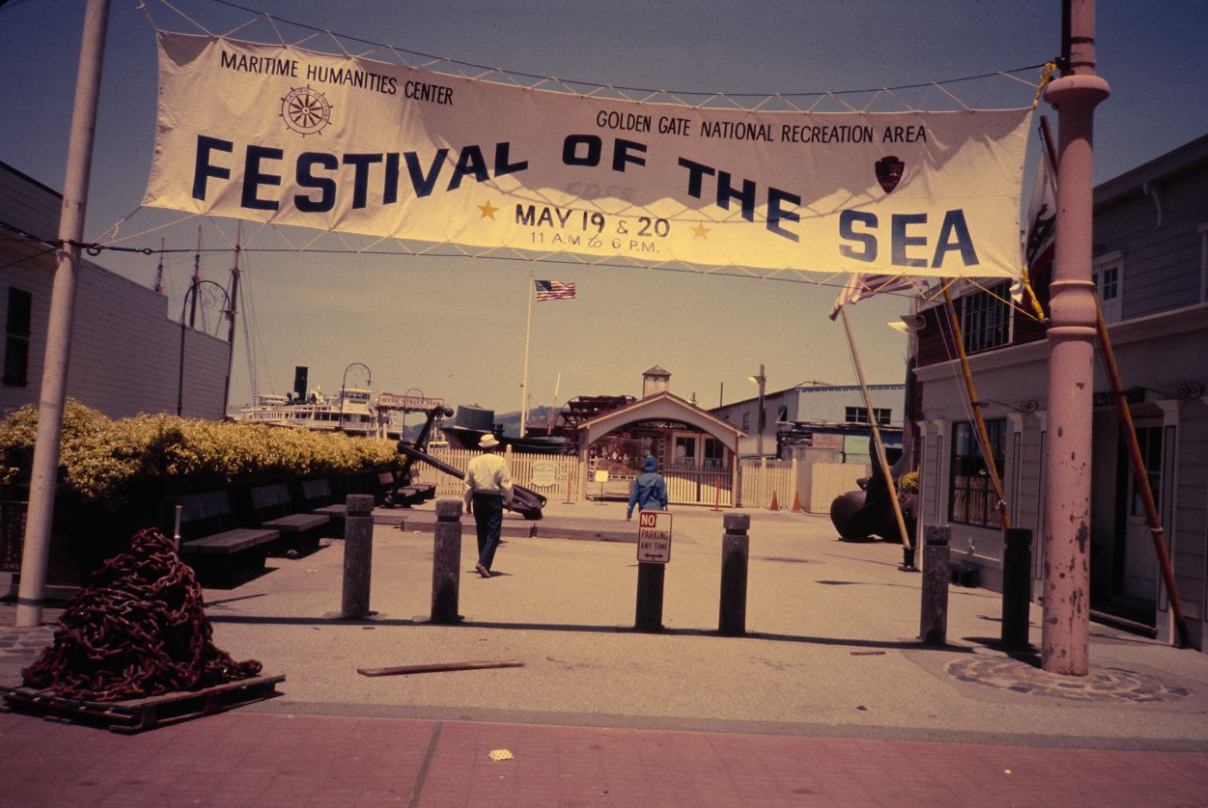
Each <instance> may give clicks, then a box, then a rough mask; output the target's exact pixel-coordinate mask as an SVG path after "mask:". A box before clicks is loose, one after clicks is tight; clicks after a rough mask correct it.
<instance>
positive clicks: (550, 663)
mask: <svg viewBox="0 0 1208 808" xmlns="http://www.w3.org/2000/svg"><path fill="white" fill-rule="evenodd" d="M673 513H674V519H675V522H674V540H673V544H672V552H671V562H670V564H669V565H668V566H667V569H666V582H665V599H664V609H663V623H664V625H665V630H664V631H662V632H659V633H638V632H635V631H634V630H633V625H634V619H635V593H636V580H637V562H636V549H635V545H634V544H633V543H631V542H626V541H618V540H616V539H620V538H623V537H624V535H625V534H626V532H629V533H633V532H636V521H635V522H626V521H625V519H624V504H623V503H602V504H596V503H590V502H589V503H579V504H575V505H563V504H560V503H552V504H551V506H550V507H549V508H548V509H547V518H546V519H545V520H543V521H542V522H539V523H536V527H537V533H538V535H537V536H536V537H526V536H525V535H523V534H527V533H528V532H530V528H532V527H533V526H534V523H527V522H523V521H522V520H519V519H518V518H515V517H509V518H508V519H507V525H508V528H509V530H508V532H507V534H505V535H509V534H510V535H509V537H508V538H507V539H506V542H505V544H504V545H503V546H502V547H501V548H500V550H499V554H498V556H497V559H496V563H495V570H496V573H497V574H496V575H495V576H494V577H492V578H490V579H483V578H480V577H479V576H477V575H475V574H474V571H473V562H474V555H475V553H474V549H475V548H474V535H473V528H472V525H470V524H467V526H466V529H465V532H464V536H463V543H462V551H463V552H462V575H461V577H460V609H459V612H460V613H461V614H462V615H463V617H464V620H463V621H462V622H461V623H459V624H457V625H435V624H432V623H431V622H429V621H428V619H427V618H428V616H429V614H430V606H431V595H432V555H433V538H432V527H431V525H432V522H433V515H432V506H431V504H430V503H429V504H428V505H427V506H425V507H424V508H421V509H418V510H416V511H405V510H397V511H379V512H378V517H379V522H380V523H379V524H378V525H377V526H376V527H375V531H374V546H373V578H372V586H371V608H372V609H373V610H374V612H375V613H374V614H373V615H372V616H371V617H370V618H368V619H366V620H357V621H348V620H342V619H340V617H339V610H340V603H341V582H342V577H341V576H342V565H343V546H342V545H343V543H342V542H341V541H338V540H329V541H324V543H323V545H324V546H323V547H322V548H321V549H320V550H319V551H318V552H316V553H313V554H311V555H309V556H306V557H304V558H300V559H292V560H291V559H270V560H269V567H270V571H269V572H268V573H267V574H265V575H263V576H261V577H259V578H256V579H255V580H252V581H250V582H247V583H245V584H243V585H241V586H239V587H237V588H234V589H229V590H218V589H207V590H206V592H205V597H206V603H207V613H208V615H209V618H210V620H211V623H212V625H213V628H214V641H215V644H216V645H217V646H218V647H219V648H222V649H223V650H226V651H228V652H230V653H231V654H232V655H233V656H234V657H235V658H236V659H247V658H254V659H258V660H260V661H261V662H263V664H264V672H265V673H266V674H270V675H271V674H284V675H285V676H286V680H285V681H284V682H283V683H281V684H280V685H278V691H279V692H280V694H281V695H280V696H279V697H277V698H273V699H270V700H267V701H262V702H257V703H251V704H246V705H243V706H241V707H238V708H237V709H234V710H232V711H230V712H227V713H223V714H221V715H216V716H210V717H206V718H201V719H197V720H194V721H189V722H184V723H181V724H177V725H173V726H166V727H162V728H159V729H155V730H152V731H149V732H145V733H142V734H138V735H133V736H124V735H117V734H114V733H110V732H106V731H104V730H100V729H95V728H89V727H82V726H75V725H70V724H61V723H55V722H51V721H46V720H42V719H39V718H34V717H30V716H25V715H20V714H14V713H9V714H0V746H2V747H3V755H4V759H5V765H4V767H2V768H0V795H9V796H7V797H3V796H0V804H6V805H8V804H11V805H14V806H16V805H20V806H41V805H46V806H51V805H54V806H59V805H73V806H74V805H81V806H83V805H96V806H104V805H121V806H136V805H153V804H154V805H164V804H181V805H216V806H217V805H234V806H242V805H247V806H268V805H283V806H284V805H290V806H299V805H315V806H319V805H342V806H343V805H349V806H351V805H364V806H371V805H372V806H376V805H414V806H421V805H422V806H460V805H542V806H543V805H694V806H698V805H761V806H762V805H881V804H884V805H895V806H900V805H928V806H935V805H954V806H955V805H970V804H978V805H1046V804H1058V803H1060V804H1063V805H1068V804H1071V803H1073V802H1081V803H1087V804H1091V803H1093V804H1097V805H1140V804H1145V805H1188V806H1190V805H1202V804H1203V803H1204V801H1205V797H1204V794H1205V793H1208V660H1206V658H1205V656H1204V655H1202V654H1199V653H1198V652H1195V651H1189V650H1178V649H1174V648H1170V647H1167V646H1164V645H1161V644H1158V643H1156V642H1154V641H1152V640H1148V639H1145V638H1141V637H1137V636H1135V635H1130V634H1126V633H1122V632H1120V631H1117V630H1115V629H1111V628H1107V627H1103V626H1100V625H1097V624H1092V626H1091V631H1092V644H1091V674H1090V675H1089V676H1087V677H1084V678H1077V679H1071V678H1067V677H1057V676H1050V675H1048V674H1045V673H1044V672H1043V671H1041V670H1040V669H1039V668H1038V667H1037V666H1036V665H1035V660H1034V659H1032V658H1030V657H1029V655H1027V654H1023V655H1017V656H1016V657H1011V656H1008V655H1007V654H1005V653H1003V652H1002V651H1001V650H998V649H997V642H996V640H997V637H998V635H999V630H1000V629H999V625H1000V624H999V618H1000V610H1001V601H1000V599H999V597H998V596H997V595H996V594H995V593H992V592H989V591H987V590H984V589H978V588H963V587H956V586H954V587H952V588H951V590H950V595H949V618H948V642H947V644H946V645H943V646H938V647H929V646H926V645H923V644H921V643H920V642H919V641H918V639H917V636H918V631H919V608H920V607H919V604H920V591H919V588H920V578H921V576H920V575H918V574H911V573H903V572H900V571H898V569H897V564H898V563H899V561H900V559H901V549H900V547H899V546H897V545H893V544H886V543H882V542H875V541H874V542H841V541H836V540H835V536H834V531H833V529H832V527H831V525H830V523H829V520H828V519H827V518H826V517H824V516H817V515H808V514H793V513H789V512H785V511H781V512H776V513H773V512H768V511H753V512H750V514H751V528H750V571H749V577H748V600H747V618H746V626H747V631H748V633H747V635H746V636H741V637H723V636H720V635H718V633H717V627H718V608H719V604H718V600H719V589H720V578H721V543H722V533H723V528H722V513H721V512H714V511H712V510H710V509H708V508H678V509H673ZM400 523H401V529H400ZM558 533H563V534H565V535H568V536H575V537H576V538H558V537H557V536H556V534H558ZM607 539H613V540H607ZM54 616H55V613H54V612H49V613H48V615H47V618H48V620H49V619H52V618H53V617H54ZM1039 619H1040V612H1039V609H1037V608H1036V607H1033V613H1032V624H1033V625H1032V641H1033V644H1034V645H1036V646H1038V645H1039V639H1040V637H1039ZM12 622H13V621H12V607H11V606H5V607H2V608H0V682H3V683H6V684H13V683H15V682H16V681H17V679H18V678H19V670H20V668H21V666H22V665H26V664H29V662H30V661H32V659H33V657H34V655H35V654H36V653H37V651H38V649H40V648H41V647H42V646H44V645H46V644H47V643H48V642H50V638H51V634H52V628H51V627H49V626H43V627H39V628H36V629H16V628H12ZM462 661H519V662H523V667H509V668H499V669H488V670H467V671H451V672H439V673H426V674H417V675H408V676H383V677H366V676H363V675H361V674H359V673H358V672H357V669H358V668H379V667H389V666H400V665H417V664H428V663H452V662H462Z"/></svg>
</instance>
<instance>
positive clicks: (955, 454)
mask: <svg viewBox="0 0 1208 808" xmlns="http://www.w3.org/2000/svg"><path fill="white" fill-rule="evenodd" d="M986 432H987V434H988V435H989V437H990V450H991V453H992V454H993V455H994V465H995V468H998V469H1002V467H1003V456H1004V451H1003V447H1004V446H1005V445H1006V435H1007V421H1006V419H1005V418H998V419H993V420H989V421H986ZM997 506H998V496H997V494H995V492H994V486H993V485H992V484H991V483H990V473H989V471H988V470H987V468H986V461H985V457H984V455H983V454H982V451H981V446H980V445H979V443H978V440H977V428H976V427H975V426H974V425H973V424H971V423H970V422H968V421H960V422H958V423H956V424H953V434H952V478H951V480H950V481H949V485H948V521H950V522H959V523H961V524H965V525H979V526H982V527H1001V526H1002V519H1001V516H1000V514H999V511H998V507H997Z"/></svg>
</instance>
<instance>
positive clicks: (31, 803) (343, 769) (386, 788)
mask: <svg viewBox="0 0 1208 808" xmlns="http://www.w3.org/2000/svg"><path fill="white" fill-rule="evenodd" d="M0 748H2V749H3V758H4V766H3V767H2V768H0V805H5V806H14V807H15V806H21V808H51V807H52V806H53V807H54V808H59V807H60V806H77V807H78V808H107V807H108V806H115V807H116V806H121V808H141V807H142V806H148V808H151V806H154V808H160V806H166V805H195V806H223V808H243V807H245V806H246V807H247V808H251V807H252V806H256V808H274V807H275V806H283V807H284V806H288V807H289V808H299V807H300V806H314V808H320V806H339V808H376V807H377V806H409V807H410V806H415V807H416V808H419V807H421V806H423V807H426V808H436V807H437V806H586V805H596V806H638V805H641V806H667V807H668V808H674V806H692V808H709V807H710V806H742V805H758V806H761V808H774V807H775V806H799V805H826V806H835V805H843V806H863V805H886V806H889V805H892V806H901V807H903V808H906V807H908V806H915V805H918V806H928V808H938V807H939V806H967V805H974V804H976V805H978V806H1009V805H1021V806H1023V805H1026V806H1044V805H1054V806H1056V805H1061V806H1068V805H1077V804H1093V805H1096V806H1138V805H1153V806H1158V805H1160V806H1198V805H1203V804H1204V789H1205V786H1206V785H1208V753H1203V752H1168V751H1167V752H1162V751H1151V750H1150V751H1129V750H1122V749H1094V750H1091V749H1076V748H1029V747H1023V746H991V745H983V744H967V743H966V744H955V743H953V744H948V743H933V742H926V741H890V740H870V739H845V738H801V737H779V736H768V735H743V734H733V733H709V732H685V731H653V730H635V729H609V728H589V727H570V726H544V725H531V724H525V725H520V724H490V723H476V722H456V721H425V720H409V719H382V718H355V717H347V716H281V715H265V714H257V713H251V712H238V711H236V712H230V713H224V714H222V715H218V716H212V717H210V718H207V719H205V720H202V721H194V722H190V723H186V724H180V725H175V726H169V727H164V728H161V729H157V730H155V731H152V732H147V733H143V734H140V735H133V736H122V735H115V734H113V733H108V732H105V731H103V730H97V729H90V728H87V727H80V726H72V725H64V724H58V723H53V722H48V721H42V720H39V719H35V718H30V717H26V716H20V715H13V714H0ZM499 749H506V750H508V751H509V752H510V753H511V755H512V759H510V760H503V761H498V762H497V761H494V760H492V759H491V757H490V753H491V752H492V751H493V750H499Z"/></svg>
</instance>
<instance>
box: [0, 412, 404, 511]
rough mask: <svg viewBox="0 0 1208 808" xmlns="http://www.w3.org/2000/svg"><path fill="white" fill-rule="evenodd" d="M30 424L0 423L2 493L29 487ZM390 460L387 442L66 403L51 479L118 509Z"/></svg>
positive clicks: (18, 415)
mask: <svg viewBox="0 0 1208 808" xmlns="http://www.w3.org/2000/svg"><path fill="white" fill-rule="evenodd" d="M37 421H38V413H37V408H35V407H33V406H32V405H30V406H25V407H22V408H20V409H18V410H15V411H14V412H12V413H10V414H9V415H8V416H7V417H6V418H5V419H4V420H3V421H0V485H2V486H11V485H16V484H20V483H25V482H28V481H29V475H30V468H31V466H32V459H33V448H34V441H35V439H36V437H37ZM397 458H398V455H397V454H396V453H395V449H394V445H393V444H392V443H391V442H390V441H386V440H377V439H367V438H351V437H349V436H347V435H341V434H325V433H320V432H309V431H307V430H302V429H288V428H281V427H271V426H265V425H262V424H242V423H235V422H217V421H199V420H192V419H187V418H178V417H176V416H174V415H139V416H136V417H134V418H121V419H118V420H113V419H110V418H107V417H106V416H104V415H102V414H101V413H99V412H97V411H96V410H93V409H90V408H88V407H86V406H84V405H83V404H80V403H79V402H77V401H74V400H70V399H69V400H68V401H67V404H66V407H65V409H64V412H63V431H62V442H61V449H60V457H59V479H60V481H61V482H62V483H63V484H64V485H65V486H66V487H67V489H68V490H69V491H71V492H72V493H74V494H75V495H76V496H77V497H78V498H79V499H80V500H81V501H82V502H94V503H99V504H102V505H105V506H106V507H109V508H112V509H116V508H119V507H121V506H123V505H125V504H127V503H128V502H129V501H130V499H131V498H132V497H133V496H135V493H136V492H138V491H140V490H145V489H146V488H148V487H151V488H152V489H153V490H162V489H165V488H182V487H194V486H203V485H223V484H226V483H230V482H232V481H235V480H239V479H244V478H255V477H279V476H304V475H311V474H326V473H338V472H350V471H362V470H365V469H371V468H374V467H377V466H383V465H387V464H390V463H393V462H395V461H396V460H397Z"/></svg>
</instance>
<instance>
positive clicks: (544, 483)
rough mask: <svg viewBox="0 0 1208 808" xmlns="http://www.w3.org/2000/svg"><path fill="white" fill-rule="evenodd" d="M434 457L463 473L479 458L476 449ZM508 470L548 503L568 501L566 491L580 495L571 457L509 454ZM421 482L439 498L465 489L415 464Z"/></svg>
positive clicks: (437, 452) (575, 462)
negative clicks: (429, 486)
mask: <svg viewBox="0 0 1208 808" xmlns="http://www.w3.org/2000/svg"><path fill="white" fill-rule="evenodd" d="M430 454H431V455H432V457H434V458H435V459H437V460H440V461H441V462H443V463H448V464H449V465H450V466H453V467H454V468H457V469H459V470H461V471H462V472H464V471H465V470H466V466H468V465H469V464H470V458H472V457H474V456H476V455H478V454H479V452H478V451H476V450H473V449H448V448H442V449H434V450H433V451H432V452H431V453H430ZM505 456H506V457H507V459H508V468H509V469H510V470H511V472H512V481H513V482H515V483H517V484H519V485H523V486H524V487H525V488H531V489H532V490H534V491H536V492H538V493H539V494H544V495H545V496H546V497H547V498H548V499H550V500H553V499H560V500H565V499H566V497H567V491H568V490H569V491H570V494H571V496H572V497H576V498H577V495H578V482H577V481H578V477H577V476H576V475H577V474H578V468H579V461H578V458H576V457H571V456H569V455H549V454H532V453H529V452H507V453H506V455H505ZM414 468H415V470H416V471H418V472H419V476H418V482H421V483H431V484H435V485H436V496H438V497H459V496H461V495H462V492H463V491H464V490H465V488H464V487H463V485H462V481H461V480H459V479H457V478H456V477H454V476H452V475H450V474H445V473H444V472H443V471H440V470H439V469H437V468H435V467H434V466H430V465H428V464H427V463H424V462H422V461H416V464H415V466H414Z"/></svg>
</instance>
